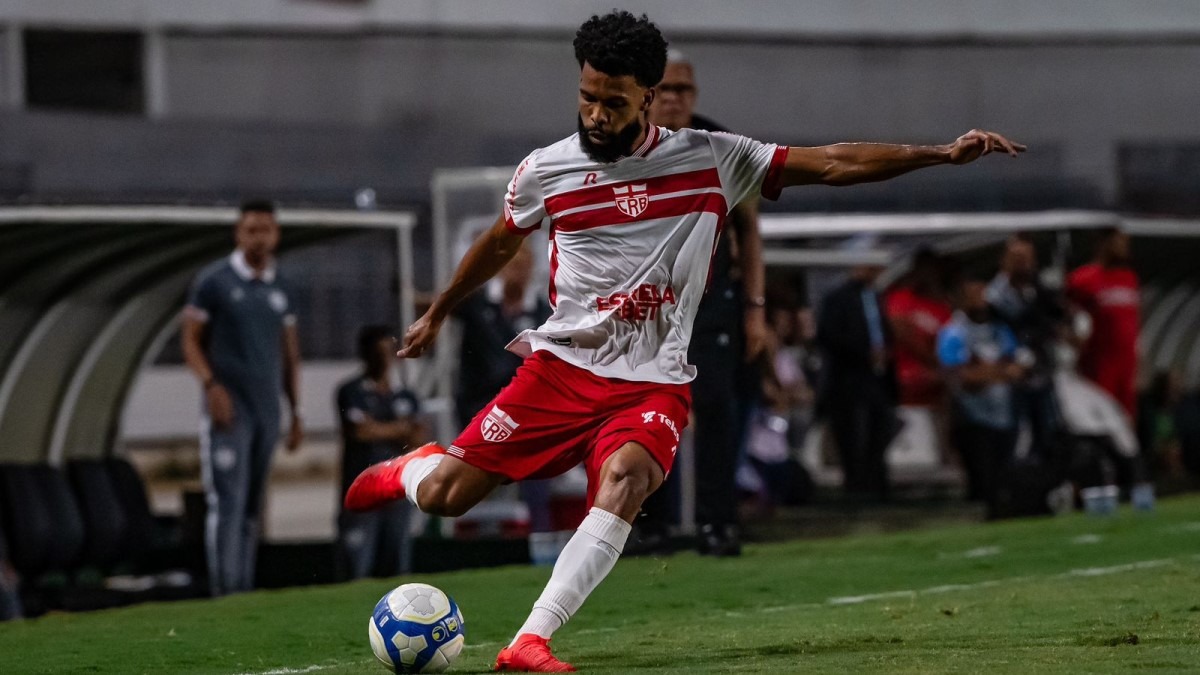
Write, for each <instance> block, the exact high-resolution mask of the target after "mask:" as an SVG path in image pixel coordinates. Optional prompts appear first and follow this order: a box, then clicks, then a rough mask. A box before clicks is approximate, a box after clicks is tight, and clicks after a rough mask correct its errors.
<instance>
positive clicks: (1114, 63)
mask: <svg viewBox="0 0 1200 675" xmlns="http://www.w3.org/2000/svg"><path fill="white" fill-rule="evenodd" d="M676 44H677V45H678V46H679V47H681V48H683V49H684V50H685V51H686V52H687V53H688V54H689V55H690V56H691V58H692V59H693V61H694V62H695V63H696V66H697V70H698V77H699V82H700V86H701V97H700V110H701V111H702V112H704V113H706V114H709V115H710V116H713V117H715V118H716V119H718V120H720V121H722V122H723V123H724V124H726V125H728V126H730V127H732V128H734V129H736V130H739V131H742V132H744V133H748V134H751V135H754V136H756V137H759V138H762V139H765V140H774V141H781V142H790V143H826V142H833V141H837V140H867V139H871V140H894V141H937V142H941V141H947V140H950V139H952V138H953V137H954V136H956V135H957V134H958V133H961V132H962V131H965V130H967V129H969V128H971V127H972V126H985V127H992V128H996V129H1000V130H1003V131H1005V132H1007V133H1009V134H1011V135H1012V136H1013V137H1015V138H1018V139H1021V140H1024V141H1027V142H1029V143H1030V144H1031V145H1032V147H1033V149H1034V152H1035V153H1036V152H1037V151H1038V149H1039V148H1041V149H1047V148H1052V149H1053V153H1052V154H1053V161H1052V164H1053V166H1049V165H1048V164H1047V161H1048V160H1046V157H1045V156H1043V160H1046V161H1043V162H1042V168H1040V169H1038V172H1041V171H1048V172H1049V174H1046V175H1051V174H1052V175H1053V176H1054V177H1055V178H1057V179H1061V180H1064V181H1068V182H1070V181H1075V182H1083V183H1087V184H1091V185H1094V186H1096V189H1097V190H1099V194H1100V195H1101V197H1102V198H1103V199H1109V200H1111V198H1112V196H1113V193H1114V190H1115V186H1116V182H1117V172H1116V158H1117V154H1118V147H1119V146H1120V145H1121V144H1124V143H1146V142H1160V143H1179V142H1184V141H1192V142H1195V141H1197V140H1200V130H1198V129H1197V127H1196V126H1195V124H1194V111H1195V110H1197V109H1200V88H1198V87H1196V86H1195V74H1196V73H1197V72H1200V41H1197V42H1191V41H1187V40H1183V41H1169V42H1155V41H1135V42H1128V43H1126V42H1119V43H1106V42H1100V43H1067V42H1054V41H1051V42H1036V41H1035V42H1031V43H1004V44H964V43H953V42H952V43H944V44H918V43H911V44H910V43H886V42H867V43H857V42H847V43H809V42H790V41H766V42H762V41H755V40H724V39H722V40H715V39H698V38H697V39H680V40H677V41H676ZM163 53H164V54H165V64H164V69H165V77H164V81H165V91H164V92H161V98H162V103H161V105H162V117H161V118H160V119H155V120H147V119H144V118H137V117H118V116H98V115H78V114H69V115H66V114H59V113H52V112H42V111H26V112H17V113H11V114H7V115H3V116H0V164H6V165H28V166H30V167H32V170H31V172H30V176H31V178H30V180H31V181H32V183H33V189H34V191H35V192H36V193H40V194H52V195H68V196H71V195H76V196H78V195H83V196H87V195H94V194H104V193H108V192H118V193H120V192H132V193H135V194H141V193H144V194H149V195H158V194H162V195H179V194H183V195H187V196H189V197H192V198H198V199H205V198H210V197H213V196H220V195H229V194H237V193H239V192H242V191H247V190H248V191H270V192H273V193H277V194H281V195H283V196H286V197H292V196H296V197H303V196H305V195H307V196H309V197H310V198H311V199H312V200H316V201H336V200H341V199H343V198H344V199H345V200H346V201H347V202H348V200H349V195H350V193H351V192H352V191H353V189H354V188H355V187H358V186H361V185H372V186H374V187H376V189H377V190H380V196H381V198H382V199H385V200H386V199H390V200H393V201H394V200H422V199H424V196H425V188H426V186H427V181H428V178H429V175H430V172H431V171H432V170H433V169H434V168H435V167H438V166H463V165H476V164H513V163H516V162H517V161H519V160H520V159H521V157H522V156H523V155H524V154H525V153H526V152H527V151H528V150H529V149H531V148H533V147H536V146H538V145H542V144H546V143H550V142H553V141H554V140H557V139H558V138H560V137H562V136H563V135H565V134H567V133H569V132H570V131H571V129H572V127H573V116H574V114H575V112H574V110H575V102H574V101H575V93H574V92H575V82H576V78H577V69H576V66H575V64H574V61H573V58H572V55H571V48H570V44H569V40H567V39H565V38H562V39H560V38H549V37H545V38H543V37H528V36H526V37H502V36H484V35H475V36H466V35H457V36H453V35H438V36H435V35H369V36H358V37H350V36H329V35H325V36H319V35H311V34H310V35H271V36H265V35H239V34H217V35H201V34H191V33H189V34H171V35H168V36H166V38H165V45H164V49H163ZM2 54H3V51H2V50H0V55H2ZM2 65H3V64H0V73H2V72H4V68H3V67H2ZM1033 162H1034V157H1033V156H1031V157H1030V166H1032V165H1033ZM1020 166H1021V167H1022V169H1021V170H1024V171H1028V170H1029V169H1028V167H1027V166H1026V165H1020ZM999 170H1000V169H995V168H987V169H981V170H980V171H983V172H985V173H981V174H980V175H981V176H985V177H986V176H988V175H990V174H987V173H986V172H988V171H999ZM1003 171H1006V172H1010V173H1011V172H1012V171H1013V169H1009V168H1007V167H1006V168H1004V169H1003ZM955 175H956V176H957V175H958V174H955ZM963 175H969V174H963Z"/></svg>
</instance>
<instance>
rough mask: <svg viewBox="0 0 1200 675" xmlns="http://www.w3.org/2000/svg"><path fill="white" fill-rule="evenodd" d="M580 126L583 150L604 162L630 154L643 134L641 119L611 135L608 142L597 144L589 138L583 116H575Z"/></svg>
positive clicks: (607, 162) (580, 142) (611, 161)
mask: <svg viewBox="0 0 1200 675" xmlns="http://www.w3.org/2000/svg"><path fill="white" fill-rule="evenodd" d="M575 121H576V124H577V125H578V128H579V145H580V147H582V148H583V152H584V153H585V154H586V155H587V156H588V157H591V158H592V159H593V160H595V161H597V162H601V163H603V164H611V163H613V162H615V161H617V160H618V159H621V158H622V157H627V156H629V154H630V153H632V152H633V143H634V141H636V140H637V139H638V136H641V135H642V130H643V129H644V128H645V127H643V126H642V121H641V119H640V118H639V119H637V120H634V121H633V122H630V123H629V125H628V126H626V127H625V128H624V129H622V130H620V131H618V132H617V133H616V135H612V136H609V141H608V143H605V144H604V145H597V144H596V143H593V142H592V139H590V138H588V128H587V127H586V126H584V125H583V117H576V118H575Z"/></svg>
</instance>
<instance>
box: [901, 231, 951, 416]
mask: <svg viewBox="0 0 1200 675" xmlns="http://www.w3.org/2000/svg"><path fill="white" fill-rule="evenodd" d="M943 280H944V265H943V264H942V259H941V257H940V256H938V254H937V253H934V252H933V251H932V250H931V249H928V248H922V249H920V250H918V251H917V253H916V255H915V256H913V266H912V271H911V272H910V273H909V276H908V279H907V281H906V283H904V284H903V285H901V286H899V287H897V288H895V289H894V290H892V292H890V293H888V295H887V315H888V322H889V323H890V324H891V327H892V334H893V335H895V339H896V350H895V351H896V380H897V383H898V384H899V388H900V403H902V404H904V405H916V406H927V407H934V406H937V405H938V404H940V403H941V402H942V397H943V394H944V393H945V386H944V384H943V382H942V371H941V368H940V367H939V363H938V358H937V348H936V343H937V334H938V331H939V330H941V328H942V326H943V325H945V323H946V322H947V321H949V320H950V315H951V314H952V313H953V311H954V310H953V308H951V306H950V301H949V299H948V298H947V294H946V289H945V286H944V283H943Z"/></svg>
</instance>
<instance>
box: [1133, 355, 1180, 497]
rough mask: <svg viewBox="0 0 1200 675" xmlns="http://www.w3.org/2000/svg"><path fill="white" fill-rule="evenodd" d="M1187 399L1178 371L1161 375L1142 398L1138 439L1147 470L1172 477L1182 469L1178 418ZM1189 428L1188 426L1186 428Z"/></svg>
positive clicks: (1157, 376) (1155, 377) (1140, 399)
mask: <svg viewBox="0 0 1200 675" xmlns="http://www.w3.org/2000/svg"><path fill="white" fill-rule="evenodd" d="M1182 399H1183V381H1182V378H1181V377H1180V376H1179V373H1178V372H1176V371H1174V370H1167V371H1163V372H1159V373H1157V374H1156V375H1155V376H1154V379H1153V380H1152V381H1151V382H1150V386H1149V388H1147V389H1146V390H1145V391H1144V392H1142V393H1141V395H1139V396H1138V407H1137V411H1138V416H1137V438H1138V446H1139V447H1140V448H1141V451H1142V455H1143V456H1144V457H1145V458H1146V460H1147V461H1146V465H1147V468H1148V469H1150V470H1151V471H1152V472H1154V473H1156V474H1160V475H1169V474H1171V473H1173V472H1174V471H1176V470H1177V469H1178V468H1180V465H1181V464H1182V460H1183V459H1184V458H1183V456H1182V455H1181V454H1180V450H1181V448H1180V437H1181V436H1183V435H1185V434H1182V433H1179V432H1180V431H1181V430H1180V429H1177V428H1176V426H1177V421H1176V418H1177V417H1178V415H1179V410H1180V409H1181V408H1182V407H1183V406H1181V405H1180V404H1181V401H1182ZM1185 426H1186V425H1185Z"/></svg>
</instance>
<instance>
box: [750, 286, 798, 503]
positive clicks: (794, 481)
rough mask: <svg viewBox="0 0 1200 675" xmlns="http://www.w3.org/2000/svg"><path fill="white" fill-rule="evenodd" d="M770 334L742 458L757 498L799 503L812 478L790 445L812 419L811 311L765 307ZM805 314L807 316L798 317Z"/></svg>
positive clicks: (762, 361)
mask: <svg viewBox="0 0 1200 675" xmlns="http://www.w3.org/2000/svg"><path fill="white" fill-rule="evenodd" d="M769 313H770V316H771V321H770V327H771V332H770V333H769V339H768V341H767V351H766V354H765V355H764V356H765V358H762V359H760V361H759V363H760V364H761V371H762V372H761V377H762V398H761V400H760V402H759V404H758V405H756V406H755V407H754V410H753V413H752V414H751V417H750V426H749V430H748V432H747V438H746V460H747V462H748V464H749V467H750V470H751V471H753V472H754V480H753V481H751V484H752V485H753V487H754V488H755V491H756V492H757V493H758V496H759V500H760V502H761V503H763V504H764V505H766V506H767V507H768V508H770V507H773V506H775V505H776V504H780V503H784V504H797V503H802V502H804V501H806V500H807V499H808V497H810V496H811V492H812V481H811V478H810V477H809V476H808V474H807V472H806V471H805V469H804V468H803V466H802V465H801V464H800V463H799V461H798V460H797V459H796V458H795V457H794V456H793V453H792V448H794V447H796V446H797V445H799V444H800V443H801V442H802V441H803V439H804V434H805V433H806V432H807V430H808V426H809V424H810V422H811V415H812V403H813V400H814V393H813V389H812V387H811V386H810V384H809V379H808V375H807V373H806V371H807V370H808V367H809V348H810V347H811V343H812V340H813V338H814V337H815V334H814V333H813V331H812V318H811V312H808V311H807V310H795V309H792V308H790V307H778V306H770V312H769ZM803 317H807V319H805V318H803Z"/></svg>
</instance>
